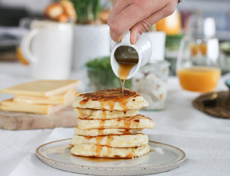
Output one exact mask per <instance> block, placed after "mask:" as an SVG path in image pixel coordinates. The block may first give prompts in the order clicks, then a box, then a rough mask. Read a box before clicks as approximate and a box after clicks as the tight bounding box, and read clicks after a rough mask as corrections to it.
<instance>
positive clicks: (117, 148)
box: [71, 88, 155, 158]
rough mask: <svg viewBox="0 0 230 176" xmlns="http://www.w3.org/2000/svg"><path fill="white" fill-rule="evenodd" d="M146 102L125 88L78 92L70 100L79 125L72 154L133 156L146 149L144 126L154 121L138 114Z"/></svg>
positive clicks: (148, 125) (112, 156)
mask: <svg viewBox="0 0 230 176" xmlns="http://www.w3.org/2000/svg"><path fill="white" fill-rule="evenodd" d="M147 106H148V102H147V101H146V100H145V99H144V98H143V97H142V96H141V95H140V94H138V93H137V92H134V91H131V90H129V89H125V91H124V96H123V95H122V94H121V89H120V88H119V89H110V90H102V91H97V92H93V93H87V94H80V95H79V96H77V97H76V98H75V100H74V102H73V107H74V111H75V114H76V116H77V117H78V126H77V127H76V128H75V132H76V134H74V136H73V138H72V145H73V147H72V149H71V153H72V154H73V155H76V156H86V157H106V158H134V157H139V156H142V155H144V154H146V153H148V152H149V150H150V147H149V145H148V136H147V135H146V134H142V130H143V129H144V128H154V126H155V123H154V122H153V121H152V120H151V119H150V118H148V117H145V116H143V115H140V114H139V110H140V109H141V108H145V107H147Z"/></svg>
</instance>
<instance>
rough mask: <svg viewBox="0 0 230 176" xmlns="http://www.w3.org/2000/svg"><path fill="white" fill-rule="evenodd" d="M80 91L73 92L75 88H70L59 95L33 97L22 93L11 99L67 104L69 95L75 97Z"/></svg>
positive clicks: (22, 102) (33, 102) (25, 102)
mask: <svg viewBox="0 0 230 176" xmlns="http://www.w3.org/2000/svg"><path fill="white" fill-rule="evenodd" d="M78 94H80V92H77V93H76V92H75V89H71V90H69V91H67V92H65V94H62V96H61V95H54V96H50V97H34V96H24V95H16V96H15V97H14V99H13V102H15V103H20V104H49V105H56V104H67V103H68V100H69V99H70V97H75V96H77V95H78Z"/></svg>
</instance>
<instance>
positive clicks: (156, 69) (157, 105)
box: [132, 61, 169, 110]
mask: <svg viewBox="0 0 230 176" xmlns="http://www.w3.org/2000/svg"><path fill="white" fill-rule="evenodd" d="M168 73H169V63H168V62H166V61H159V62H156V63H149V64H146V65H145V66H143V67H142V68H140V70H139V71H138V72H137V73H136V75H135V76H134V77H133V80H132V87H133V90H134V91H136V92H138V93H140V94H141V95H142V96H143V97H144V99H146V100H147V101H148V102H149V106H148V107H147V108H146V110H163V109H164V105H165V100H166V97H167V79H168Z"/></svg>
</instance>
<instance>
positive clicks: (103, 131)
mask: <svg viewBox="0 0 230 176" xmlns="http://www.w3.org/2000/svg"><path fill="white" fill-rule="evenodd" d="M142 130H143V129H91V130H81V129H79V128H77V127H76V128H74V131H75V133H76V134H77V135H82V136H102V135H116V134H140V133H142Z"/></svg>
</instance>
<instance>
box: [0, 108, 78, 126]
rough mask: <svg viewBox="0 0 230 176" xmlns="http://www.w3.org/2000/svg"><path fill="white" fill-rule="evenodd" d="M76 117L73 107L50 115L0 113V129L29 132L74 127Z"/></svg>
mask: <svg viewBox="0 0 230 176" xmlns="http://www.w3.org/2000/svg"><path fill="white" fill-rule="evenodd" d="M75 126H77V117H76V116H75V114H74V111H73V107H68V108H65V109H63V110H61V111H58V112H55V113H53V114H50V115H40V114H31V113H20V112H8V111H0V128H2V129H6V130H29V129H45V128H55V127H75Z"/></svg>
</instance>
